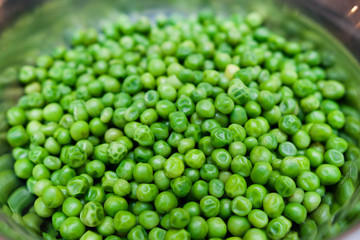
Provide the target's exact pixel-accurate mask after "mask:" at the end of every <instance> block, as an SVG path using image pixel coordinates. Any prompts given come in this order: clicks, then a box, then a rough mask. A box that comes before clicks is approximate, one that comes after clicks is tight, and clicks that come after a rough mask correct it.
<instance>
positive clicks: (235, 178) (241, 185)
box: [225, 174, 247, 198]
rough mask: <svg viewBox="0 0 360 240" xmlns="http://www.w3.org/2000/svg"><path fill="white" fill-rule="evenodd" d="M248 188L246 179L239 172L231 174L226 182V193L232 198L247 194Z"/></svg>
mask: <svg viewBox="0 0 360 240" xmlns="http://www.w3.org/2000/svg"><path fill="white" fill-rule="evenodd" d="M246 189H247V184H246V181H245V179H244V177H242V176H241V175H239V174H233V175H231V176H230V177H229V179H228V180H227V182H226V184H225V193H226V194H227V195H228V196H229V197H231V198H235V197H237V196H241V195H243V194H245V192H246Z"/></svg>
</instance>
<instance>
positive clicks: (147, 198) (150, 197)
mask: <svg viewBox="0 0 360 240" xmlns="http://www.w3.org/2000/svg"><path fill="white" fill-rule="evenodd" d="M158 193H159V190H158V188H157V186H156V185H155V184H147V183H142V184H140V185H139V186H138V188H137V190H136V197H137V199H139V200H140V201H143V202H152V201H154V200H155V198H156V196H157V195H158Z"/></svg>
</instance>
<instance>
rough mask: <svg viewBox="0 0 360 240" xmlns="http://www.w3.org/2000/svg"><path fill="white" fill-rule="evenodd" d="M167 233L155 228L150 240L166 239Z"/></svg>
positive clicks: (151, 231) (152, 230)
mask: <svg viewBox="0 0 360 240" xmlns="http://www.w3.org/2000/svg"><path fill="white" fill-rule="evenodd" d="M165 234H166V231H165V230H164V229H161V228H158V227H155V228H153V229H151V230H150V232H149V239H151V240H158V239H159V240H163V239H165Z"/></svg>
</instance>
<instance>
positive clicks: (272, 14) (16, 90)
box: [0, 0, 360, 240]
mask: <svg viewBox="0 0 360 240" xmlns="http://www.w3.org/2000/svg"><path fill="white" fill-rule="evenodd" d="M359 7H360V6H359V5H357V4H356V1H351V0H343V1H336V0H301V1H296V0H288V1H286V0H265V1H264V0H252V1H247V0H222V1H217V0H162V1H157V0H147V1H142V0H132V1H126V0H118V1H115V0H101V1H98V0H61V1H60V0H59V1H57V0H47V1H46V0H27V1H24V0H0V155H1V157H0V181H7V185H5V186H7V187H5V188H4V187H3V188H2V189H0V206H1V210H0V239H1V236H2V237H3V239H9V240H10V239H28V240H32V239H41V238H40V237H39V236H38V235H37V234H35V233H34V232H33V231H31V230H29V228H24V227H22V224H23V223H24V220H23V219H22V217H21V214H19V213H16V212H15V213H13V212H12V211H11V210H10V208H8V207H7V205H6V201H7V199H8V198H9V197H11V196H12V194H13V191H14V190H15V189H16V187H17V186H20V185H21V184H23V183H22V182H21V181H19V180H17V179H16V177H15V176H14V175H13V174H11V173H12V172H11V170H9V169H11V168H12V164H13V159H12V157H11V155H10V154H9V146H8V144H7V142H6V131H7V129H8V126H7V124H6V119H5V112H6V110H7V109H8V108H9V107H11V106H13V105H15V103H16V101H17V99H18V98H19V97H20V96H21V95H22V94H23V89H22V87H21V86H20V85H19V84H18V82H17V73H18V68H19V66H21V65H22V64H32V63H33V61H34V56H37V55H38V54H39V53H46V52H50V51H51V50H52V48H53V47H54V46H57V45H68V44H67V43H68V42H69V36H70V33H71V32H72V31H73V30H75V29H79V28H83V27H89V26H95V27H101V26H102V25H103V24H104V23H105V22H106V21H107V20H111V19H114V18H115V17H116V16H117V15H119V13H126V14H130V15H131V17H132V18H137V17H138V16H140V15H146V16H149V17H150V18H153V17H154V16H155V15H156V14H158V13H162V14H172V13H175V14H180V15H192V14H194V13H196V12H197V11H198V10H199V9H202V8H210V9H213V10H215V12H217V13H220V14H226V15H229V14H231V13H244V12H246V11H252V10H256V11H258V12H259V13H261V14H262V15H263V16H264V17H265V18H266V25H267V26H268V27H269V28H270V29H271V30H273V31H274V32H277V33H280V34H283V35H284V36H286V37H288V38H296V39H302V40H309V41H311V42H314V43H315V44H316V45H317V47H319V48H321V49H323V50H324V51H328V52H330V53H331V54H332V55H333V56H334V60H335V61H336V63H337V65H336V69H332V70H331V71H332V72H331V74H332V75H331V76H332V78H334V79H337V80H340V81H343V82H344V84H345V85H346V87H347V89H348V93H347V95H346V101H347V103H348V104H351V105H352V106H354V107H355V108H356V109H360V101H359V99H360V98H359V94H360V67H359V64H358V61H357V60H356V58H357V59H360V32H359V30H358V28H359V27H360V14H359V13H360V10H359ZM354 141H355V142H356V143H357V141H358V138H356V137H355V139H354ZM357 144H358V143H357ZM358 146H359V145H358ZM354 170H355V171H357V169H354ZM355 187H356V190H355V192H354V194H353V196H352V197H351V198H349V199H348V200H347V201H346V203H345V204H344V205H343V206H341V207H340V208H339V209H338V210H337V211H336V212H335V214H334V216H333V218H332V219H331V220H330V221H328V222H325V223H324V224H323V225H322V226H319V228H318V231H317V232H316V233H314V239H321V238H323V239H329V238H333V237H334V236H338V237H336V238H337V239H347V240H350V239H360V225H357V222H358V220H359V219H360V204H359V198H360V197H359V192H360V188H359V187H358V183H356V186H355Z"/></svg>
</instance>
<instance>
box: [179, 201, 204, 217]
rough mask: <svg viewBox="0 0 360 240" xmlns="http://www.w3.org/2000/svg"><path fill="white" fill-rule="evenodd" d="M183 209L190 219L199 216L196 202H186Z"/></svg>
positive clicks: (198, 207)
mask: <svg viewBox="0 0 360 240" xmlns="http://www.w3.org/2000/svg"><path fill="white" fill-rule="evenodd" d="M183 208H184V209H185V210H186V211H188V212H189V214H190V217H193V216H200V205H199V203H197V202H187V203H186V204H185V205H184V206H183Z"/></svg>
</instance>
